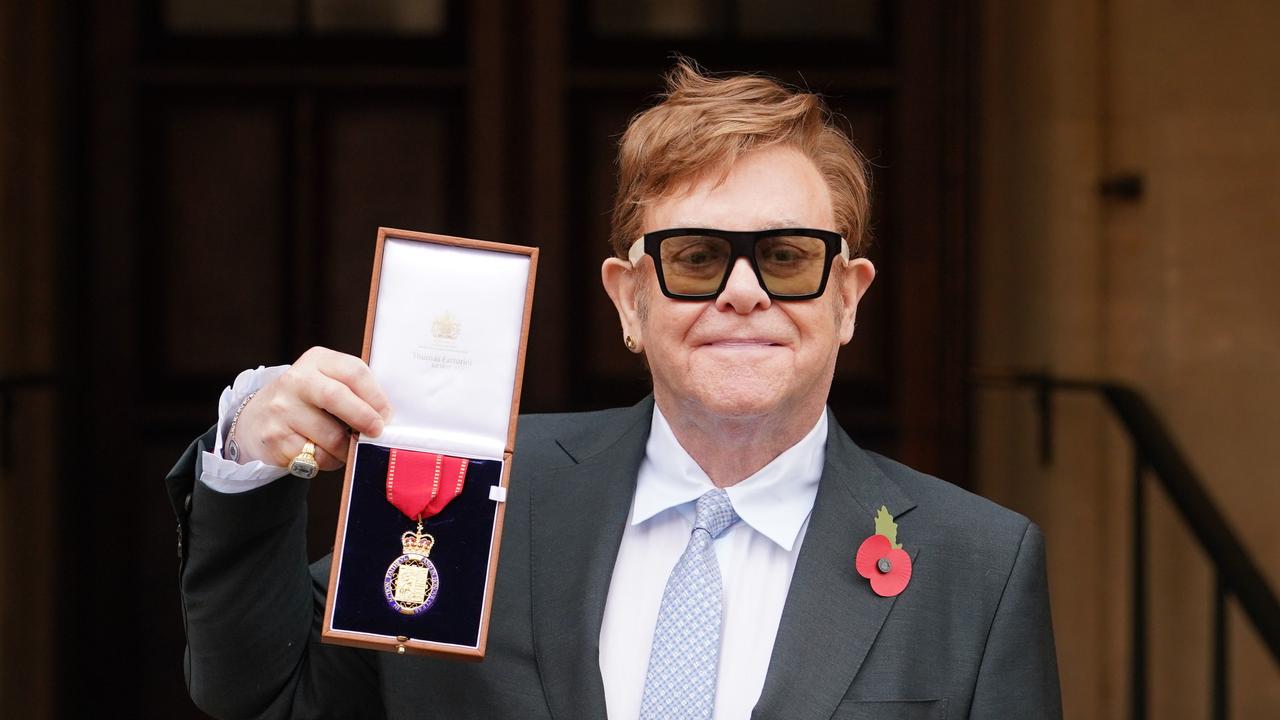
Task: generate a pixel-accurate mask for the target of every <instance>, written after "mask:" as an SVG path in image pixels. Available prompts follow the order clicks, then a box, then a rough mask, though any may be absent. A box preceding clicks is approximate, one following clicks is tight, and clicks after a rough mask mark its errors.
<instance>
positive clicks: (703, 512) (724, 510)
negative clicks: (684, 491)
mask: <svg viewBox="0 0 1280 720" xmlns="http://www.w3.org/2000/svg"><path fill="white" fill-rule="evenodd" d="M736 522H738V513H736V512H734V510H733V503H731V502H729V494H728V493H726V492H725V491H724V488H716V489H715V490H711V491H709V492H706V493H704V494H703V495H702V497H699V498H698V510H697V517H695V518H694V520H693V527H694V529H695V530H696V529H698V528H702V529H703V530H706V531H707V533H708V534H710V535H711V537H712V539H715V538H718V537H720V536H721V535H723V534H724V531H725V530H728V529H729V527H730V526H732V525H733V524H734V523H736Z"/></svg>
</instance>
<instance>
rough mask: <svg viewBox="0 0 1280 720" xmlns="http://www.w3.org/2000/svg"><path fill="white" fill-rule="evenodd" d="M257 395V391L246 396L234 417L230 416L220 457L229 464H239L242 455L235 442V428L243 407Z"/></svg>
mask: <svg viewBox="0 0 1280 720" xmlns="http://www.w3.org/2000/svg"><path fill="white" fill-rule="evenodd" d="M257 394H258V391H257V390H254V391H253V392H251V393H249V394H248V395H246V396H245V397H244V400H242V401H240V406H239V407H237V408H236V413H235V415H232V416H231V427H230V428H228V429H227V441H226V443H224V444H223V447H222V457H223V458H225V459H227V460H230V461H231V462H234V463H238V462H240V457H241V455H242V453H241V452H240V445H239V444H238V443H237V442H236V426H237V425H238V424H239V423H240V413H242V412H244V409H245V407H247V406H248V405H249V401H250V400H253V396H254V395H257Z"/></svg>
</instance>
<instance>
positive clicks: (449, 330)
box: [431, 311, 462, 340]
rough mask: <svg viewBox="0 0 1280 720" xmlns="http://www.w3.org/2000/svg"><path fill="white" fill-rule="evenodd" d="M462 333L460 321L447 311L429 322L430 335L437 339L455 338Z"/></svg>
mask: <svg viewBox="0 0 1280 720" xmlns="http://www.w3.org/2000/svg"><path fill="white" fill-rule="evenodd" d="M461 333H462V323H460V322H458V321H457V320H456V319H455V318H454V317H453V315H452V314H451V313H449V312H448V311H446V312H444V313H442V314H440V315H437V316H436V319H435V320H434V321H433V322H432V323H431V337H433V338H435V339H437V340H457V339H458V335H460V334H461Z"/></svg>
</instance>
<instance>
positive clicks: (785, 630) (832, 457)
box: [753, 418, 915, 720]
mask: <svg viewBox="0 0 1280 720" xmlns="http://www.w3.org/2000/svg"><path fill="white" fill-rule="evenodd" d="M881 505H885V506H887V507H888V508H889V512H890V513H892V514H893V515H894V516H895V517H897V516H899V515H901V514H903V513H905V512H906V511H908V510H910V509H911V508H912V507H914V503H913V502H912V501H911V499H910V498H908V497H907V496H906V495H905V494H904V493H903V492H902V490H901V489H900V488H899V487H898V486H897V485H896V484H894V483H893V482H892V481H890V480H889V478H888V477H886V476H885V475H884V473H882V472H881V471H880V469H879V468H878V467H876V465H875V463H874V462H873V461H872V460H871V458H870V457H869V456H868V455H867V454H866V453H864V452H863V451H862V450H861V449H859V448H858V447H857V446H856V445H854V444H853V441H852V440H850V439H849V437H848V436H847V435H845V433H844V431H843V430H841V429H840V427H839V425H837V424H836V422H835V419H834V418H830V431H829V433H828V436H827V457H826V465H825V467H824V468H823V473H822V479H821V481H820V482H819V485H818V496H817V498H816V500H815V501H814V507H813V514H812V515H811V516H810V517H809V527H808V530H806V532H805V538H804V544H803V546H802V547H801V548H800V556H799V558H798V559H797V561H796V569H795V573H794V574H793V575H792V579H791V589H790V590H789V591H788V594H787V602H786V605H785V606H784V607H783V611H782V619H781V622H780V623H779V625H778V635H777V638H776V639H775V641H774V645H773V656H772V658H771V659H770V661H769V671H768V674H767V676H766V677H765V684H764V688H763V690H762V691H761V694H760V700H759V702H758V703H757V704H756V709H755V712H754V713H753V717H756V718H775V717H785V718H795V719H796V720H802V719H804V718H829V717H831V714H832V713H833V712H834V711H835V708H836V706H837V705H838V704H839V702H840V699H841V698H842V697H844V694H845V693H846V692H847V691H848V689H849V686H850V685H851V684H852V682H853V678H854V676H855V675H857V673H858V669H859V668H861V667H862V662H863V660H864V659H865V658H866V656H867V652H868V651H869V650H870V649H871V645H872V643H873V642H875V639H876V636H877V634H879V632H880V626H881V625H882V624H883V623H884V620H885V618H886V617H887V616H888V614H889V610H890V609H891V608H892V607H893V604H894V600H895V599H894V598H882V597H880V596H878V595H876V594H875V593H874V592H872V591H871V587H870V584H869V583H868V582H867V581H866V580H864V579H863V578H861V577H860V576H859V575H858V574H857V571H856V570H855V569H854V566H853V558H854V554H855V552H856V551H857V549H858V545H859V544H860V543H861V542H862V541H863V540H865V539H866V538H867V536H869V535H871V534H872V533H873V532H875V526H874V522H873V518H874V516H875V511H876V510H877V509H879V507H880V506H881ZM905 549H906V550H907V551H908V552H909V553H911V554H912V555H913V556H914V555H915V553H914V552H911V551H912V548H911V547H910V545H909V544H908V545H906V546H905ZM829 638H830V639H834V641H831V642H828V641H825V639H829Z"/></svg>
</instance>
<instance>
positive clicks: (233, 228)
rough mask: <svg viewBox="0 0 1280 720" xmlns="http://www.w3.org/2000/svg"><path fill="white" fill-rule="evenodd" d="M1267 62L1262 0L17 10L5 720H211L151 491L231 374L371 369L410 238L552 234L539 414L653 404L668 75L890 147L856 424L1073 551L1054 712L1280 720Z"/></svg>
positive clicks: (1278, 203)
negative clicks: (638, 264) (629, 251)
mask: <svg viewBox="0 0 1280 720" xmlns="http://www.w3.org/2000/svg"><path fill="white" fill-rule="evenodd" d="M1277 36H1280V3H1273V2H1268V1H1266V0H1254V1H1252V2H1249V1H1245V0H1221V1H1217V2H1207V1H1192V0H1187V1H1175V0H1163V1H1157V0H1086V1H1083V2H1066V1H1063V2H1025V1H1019V0H970V1H968V2H965V1H961V0H937V1H935V2H926V1H925V0H902V1H900V2H891V1H889V0H813V1H810V2H806V1H803V0H700V1H698V0H690V1H685V2H677V1H676V0H474V1H473V2H461V1H454V0H128V1H125V2H119V1H114V2H106V1H105V0H94V1H89V0H86V1H84V2H73V1H72V0H5V1H4V2H3V3H2V4H0V716H3V717H5V718H52V717H73V716H81V715H89V714H97V713H99V712H102V711H106V710H118V711H121V712H122V713H123V714H124V715H126V716H136V717H163V718H178V717H198V716H199V714H198V713H197V711H196V710H195V709H194V708H193V706H192V705H191V703H190V701H189V700H188V699H187V698H186V694H185V689H184V686H183V678H182V653H183V638H182V619H181V613H180V608H179V600H178V594H177V581H176V566H177V561H176V558H175V539H176V538H175V532H174V526H175V521H174V518H173V512H172V510H171V509H170V508H169V507H168V504H167V500H166V496H165V493H164V491H163V487H162V482H161V481H162V478H163V477H164V475H165V473H166V472H167V470H168V469H169V467H170V466H171V465H172V464H173V463H174V461H175V460H176V459H177V457H178V455H179V454H180V453H181V451H182V450H183V449H184V448H185V446H186V445H187V443H188V442H189V441H190V440H191V439H192V438H193V437H195V436H196V435H198V434H199V433H201V432H202V431H203V430H205V429H206V428H207V427H208V426H209V425H210V424H211V423H212V422H213V420H214V418H215V414H216V403H217V398H218V394H219V392H220V391H221V389H222V387H223V386H224V385H226V384H228V383H229V382H230V381H231V380H232V379H233V378H234V377H235V375H236V373H237V372H238V371H240V370H241V369H243V368H246V367H251V366H256V365H258V364H267V365H271V364H278V363H284V362H289V361H290V360H291V359H293V358H294V357H296V356H297V355H298V354H299V353H300V352H301V351H303V350H305V349H306V348H307V347H309V346H311V345H316V344H322V345H327V346H331V347H334V348H338V349H341V350H345V351H349V352H354V353H358V352H359V349H360V346H361V339H362V332H363V327H364V315H365V306H366V301H367V296H368V282H369V273H370V268H371V261H372V253H373V244H374V238H375V235H376V230H377V228H378V226H379V225H383V226H389V227H399V228H408V229H415V230H426V231H433V232H441V233H447V234H456V235H464V236H470V237H477V238H484V239H489V240H498V241H505V242H512V243H522V244H531V245H537V246H538V247H540V248H541V249H542V255H541V260H540V267H539V272H538V285H537V292H536V300H535V304H534V322H533V327H532V331H531V335H530V340H529V352H528V363H527V367H526V372H525V382H524V396H523V405H522V409H523V410H525V411H549V410H574V409H586V408H595V407H605V406H613V405H619V404H630V403H632V402H634V401H636V400H637V399H639V398H640V397H641V396H643V395H644V394H645V393H646V392H647V388H648V385H647V381H646V377H645V373H644V370H643V368H642V367H641V365H640V364H639V363H638V362H637V361H636V359H635V358H634V357H633V356H631V355H630V354H629V353H627V352H626V351H625V350H624V348H623V346H622V343H621V341H620V338H619V331H618V329H617V325H616V318H615V316H614V314H613V311H612V308H611V306H610V305H609V303H608V299H607V298H606V296H605V295H604V293H603V291H602V290H601V289H600V287H599V280H598V277H599V274H598V267H599V263H600V261H601V259H602V258H603V257H604V256H605V255H606V254H607V253H608V252H609V249H608V244H607V240H606V238H607V223H608V217H607V213H608V209H609V206H610V201H611V198H612V194H613V187H614V178H613V154H614V147H615V143H616V140H617V138H618V135H619V134H620V132H621V131H622V129H623V128H624V127H625V124H626V122H627V120H628V118H629V117H630V116H631V115H632V114H633V113H635V112H636V111H637V110H639V109H642V108H643V107H645V106H646V105H647V104H649V103H651V102H652V100H653V97H654V94H655V93H656V92H658V91H659V90H660V89H661V79H660V76H661V74H662V73H663V72H664V71H665V70H666V69H668V68H669V67H670V66H671V57H672V53H673V52H677V51H678V52H683V53H686V54H688V55H690V56H692V57H693V58H695V59H696V60H698V61H699V62H701V63H703V64H704V65H705V66H706V67H708V68H709V69H710V70H713V71H726V70H748V71H763V72H766V73H769V74H772V75H774V76H776V77H778V78H781V79H782V80H784V81H787V82H790V83H794V84H797V85H801V86H805V87H808V88H811V89H813V90H815V91H819V92H821V93H823V94H824V95H825V96H826V97H827V98H828V99H829V101H830V103H831V105H832V107H833V108H834V109H835V110H836V111H837V112H838V113H840V114H841V115H842V116H843V118H844V120H843V122H844V123H845V124H846V126H847V128H848V129H849V130H850V131H851V132H852V134H853V136H854V138H855V141H856V142H857V144H858V145H859V146H860V147H861V149H862V150H863V152H864V153H865V154H866V155H867V157H868V158H869V160H870V161H871V163H872V165H873V172H874V180H875V198H874V234H875V244H874V247H873V249H872V251H871V256H872V259H873V260H874V261H875V263H876V265H877V267H878V269H879V275H878V277H877V281H876V283H875V285H874V287H873V288H872V290H871V292H870V294H869V295H868V297H867V299H866V301H865V305H864V307H863V308H862V310H861V312H860V317H859V324H858V335H857V337H856V338H855V340H854V343H853V345H852V346H851V347H850V348H849V349H848V350H847V351H846V352H845V353H844V355H843V357H842V359H841V361H840V366H839V368H838V370H837V377H836V383H835V388H834V390H833V393H832V398H831V404H832V406H833V408H834V409H835V411H836V412H837V414H838V415H839V417H840V419H841V422H842V423H843V424H844V427H845V428H846V429H847V430H849V431H850V433H851V434H852V435H853V436H854V438H855V439H856V440H857V441H858V442H860V443H861V444H862V445H864V446H866V447H869V448H873V449H876V450H880V451H882V452H885V453H887V454H889V455H891V456H894V457H896V458H898V459H901V460H903V461H905V462H907V463H909V464H912V465H914V466H916V467H918V468H921V469H923V470H926V471H929V472H931V473H935V474H938V475H941V476H942V477H944V478H947V479H949V480H951V481H952V482H955V483H957V484H960V485H962V486H965V487H968V488H970V489H971V490H973V491H975V492H978V493H981V494H984V495H986V496H988V497H991V498H993V499H995V500H997V501H999V502H1001V503H1003V504H1005V505H1008V506H1010V507H1012V508H1014V509H1016V510H1019V511H1020V512H1022V513H1025V514H1026V515H1028V516H1030V517H1031V518H1032V519H1034V520H1035V521H1036V522H1038V523H1039V524H1040V525H1041V526H1043V528H1044V529H1045V532H1046V535H1047V537H1048V554H1049V573H1050V585H1051V591H1052V602H1053V615H1054V624H1055V630H1056V633H1057V642H1058V658H1059V664H1060V667H1061V677H1062V689H1063V700H1064V705H1065V709H1066V713H1067V716H1068V717H1071V718H1140V717H1147V716H1150V717H1159V718H1203V717H1232V718H1263V717H1278V716H1280V665H1278V664H1277V657H1278V655H1280V611H1278V610H1277V607H1276V599H1275V598H1276V595H1275V588H1276V587H1277V586H1280V522H1277V518H1276V513H1277V512H1280V470H1278V469H1277V463H1276V460H1275V456H1274V455H1273V453H1274V452H1275V450H1276V442H1277V441H1276V434H1277V431H1280V379H1277V377H1276V372H1277V370H1280V312H1278V310H1280V281H1278V278H1277V272H1278V271H1280V46H1278V45H1277V44H1276V41H1275V38H1276V37H1277ZM339 484H340V479H339V478H338V477H336V476H335V477H328V478H321V479H320V480H318V481H316V482H315V484H314V490H313V492H312V511H311V521H310V522H311V540H312V543H311V544H312V554H313V556H316V557H318V556H321V555H324V554H325V553H327V552H328V549H329V548H330V546H331V545H332V532H333V525H334V520H335V518H336V505H337V496H338V490H339ZM924 650H926V651H927V649H924Z"/></svg>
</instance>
